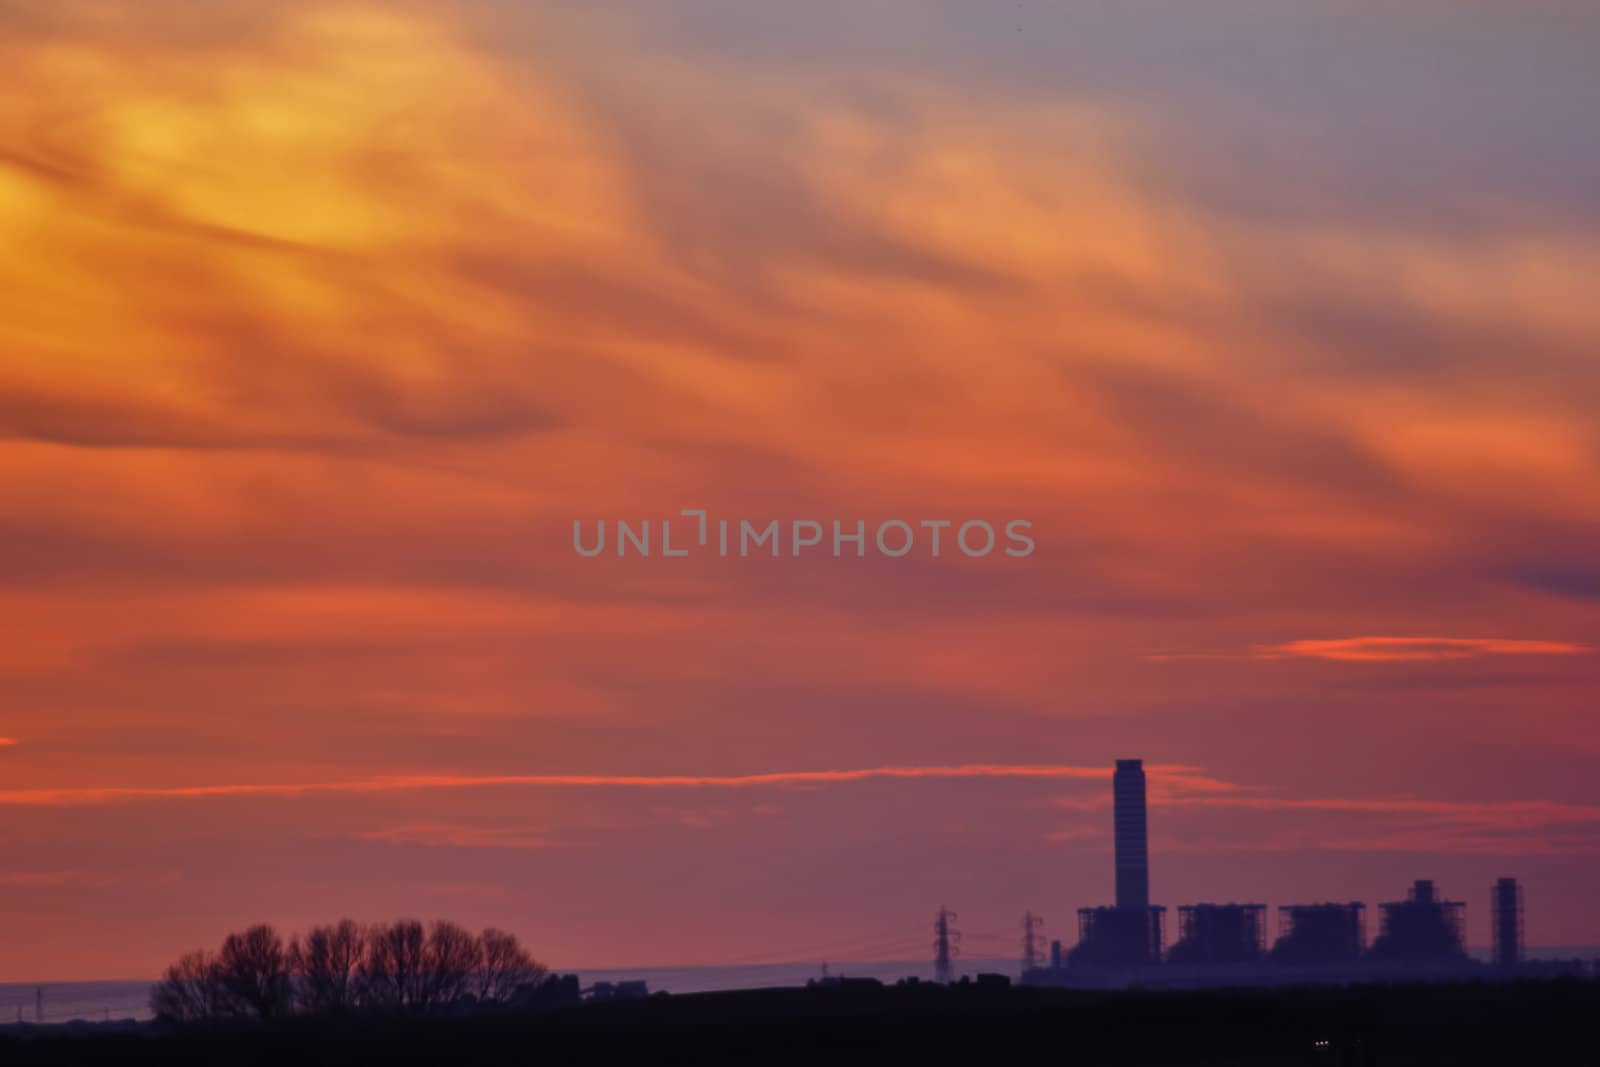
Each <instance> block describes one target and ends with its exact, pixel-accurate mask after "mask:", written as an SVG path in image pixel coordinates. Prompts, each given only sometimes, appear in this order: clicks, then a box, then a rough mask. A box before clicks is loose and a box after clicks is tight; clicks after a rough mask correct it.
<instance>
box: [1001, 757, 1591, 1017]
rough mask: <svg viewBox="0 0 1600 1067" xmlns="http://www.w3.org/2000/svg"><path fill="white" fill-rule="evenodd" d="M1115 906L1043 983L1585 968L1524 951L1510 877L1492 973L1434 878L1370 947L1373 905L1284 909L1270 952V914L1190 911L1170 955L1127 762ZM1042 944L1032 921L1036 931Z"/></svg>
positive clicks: (1143, 809) (1385, 921)
mask: <svg viewBox="0 0 1600 1067" xmlns="http://www.w3.org/2000/svg"><path fill="white" fill-rule="evenodd" d="M1112 799H1113V811H1112V822H1113V829H1114V832H1115V835H1114V846H1115V861H1114V862H1115V873H1116V903H1115V904H1114V905H1111V906H1101V907H1088V908H1080V909H1079V910H1078V942H1077V944H1076V945H1075V946H1074V947H1072V948H1071V949H1070V950H1067V951H1065V952H1063V950H1062V945H1061V943H1060V942H1059V941H1056V942H1053V943H1052V944H1051V950H1050V957H1049V960H1050V962H1049V965H1048V966H1043V967H1041V966H1036V965H1035V961H1034V959H1033V953H1032V951H1031V947H1030V951H1029V953H1028V957H1029V958H1028V960H1027V961H1026V962H1025V964H1024V971H1023V976H1022V979H1023V982H1024V983H1025V984H1032V985H1067V986H1115V985H1125V984H1141V985H1202V986H1203V985H1227V984H1267V985H1275V984H1291V983H1296V982H1318V981H1329V982H1348V981H1372V980H1385V981H1387V980H1404V979H1407V978H1419V979H1422V978H1428V979H1438V978H1454V977H1469V976H1477V975H1484V974H1487V973H1489V971H1491V970H1493V971H1497V972H1501V973H1504V972H1516V973H1520V974H1533V973H1538V974H1552V973H1573V972H1574V971H1582V970H1584V965H1583V964H1582V963H1581V962H1578V961H1550V962H1546V963H1542V964H1531V963H1529V962H1528V961H1527V960H1526V959H1525V958H1524V949H1523V944H1522V937H1523V934H1522V916H1523V912H1522V888H1521V886H1520V885H1519V884H1518V882H1517V880H1516V879H1514V878H1501V879H1500V880H1499V881H1498V882H1496V883H1495V885H1494V886H1493V888H1492V890H1491V895H1490V915H1491V926H1492V932H1493V942H1494V957H1493V963H1492V964H1485V963H1482V962H1479V961H1477V960H1474V959H1472V958H1471V957H1470V956H1469V955H1468V953H1467V950H1466V944H1465V919H1466V904H1465V903H1463V902H1462V901H1459V900H1447V899H1444V898H1443V897H1441V896H1440V895H1439V893H1438V891H1437V889H1436V888H1435V886H1434V883H1433V882H1432V881H1430V880H1427V879H1419V880H1417V881H1416V882H1414V883H1413V884H1412V886H1411V889H1410V890H1409V892H1408V893H1407V895H1406V898H1405V899H1404V900H1398V901H1391V902H1388V903H1382V904H1380V905H1379V906H1378V911H1379V915H1380V922H1379V930H1378V934H1377V936H1376V937H1375V938H1374V939H1373V941H1372V943H1371V945H1368V944H1367V939H1366V905H1365V904H1363V903H1361V902H1359V901H1352V902H1348V903H1334V902H1323V903H1312V904H1284V905H1279V907H1278V909H1277V914H1278V926H1277V937H1276V939H1275V940H1274V941H1273V943H1272V946H1271V948H1270V949H1269V948H1268V946H1267V915H1268V908H1267V905H1265V904H1261V903H1243V904H1235V903H1228V904H1213V903H1198V904H1185V905H1182V906H1180V907H1179V908H1178V929H1177V940H1176V941H1175V942H1174V943H1173V945H1172V947H1171V948H1170V949H1168V948H1166V946H1165V917H1166V909H1165V908H1164V907H1162V906H1160V905H1153V904H1151V903H1150V844H1149V818H1148V808H1147V800H1146V788H1145V773H1144V764H1143V761H1142V760H1137V759H1123V760H1118V761H1117V763H1116V771H1115V774H1114V775H1113V777H1112ZM1028 930H1029V938H1030V946H1031V938H1032V921H1031V916H1030V921H1029V927H1028Z"/></svg>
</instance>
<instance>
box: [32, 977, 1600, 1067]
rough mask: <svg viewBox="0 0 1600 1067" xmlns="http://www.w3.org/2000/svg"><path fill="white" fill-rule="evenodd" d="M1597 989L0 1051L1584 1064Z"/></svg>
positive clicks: (1267, 994) (222, 1037) (311, 1033)
mask: <svg viewBox="0 0 1600 1067" xmlns="http://www.w3.org/2000/svg"><path fill="white" fill-rule="evenodd" d="M1597 1039H1600V983H1595V982H1588V981H1577V980H1564V981H1542V982H1509V983H1488V982H1473V983H1462V984H1450V985H1407V986H1362V987H1352V988H1345V989H1334V988H1304V989H1277V990H1260V991H1249V990H1225V991H1202V992H1139V991H1132V992H1082V991H1070V990H1052V989H1021V988H998V989H986V988H980V987H978V986H975V985H958V986H954V987H937V986H929V985H922V986H909V987H908V986H899V987H889V988H882V987H874V986H862V987H859V988H849V987H834V988H828V989H781V990H765V991H754V992H736V993H708V994H696V995H689V996H654V997H650V998H647V999H643V1000H637V1001H628V1002H616V1003H608V1004H584V1005H580V1006H577V1007H571V1008H566V1009H563V1010H560V1011H556V1012H551V1013H547V1014H542V1015H531V1016H530V1015H520V1016H514V1015H504V1014H502V1015H489V1016H477V1017H471V1018H436V1019H385V1020H377V1019H367V1020H359V1021H351V1022H347V1023H339V1024H330V1023H325V1022H323V1023H319V1022H311V1021H304V1020H302V1021H295V1022H289V1023H285V1024H281V1025H277V1026H273V1027H261V1026H253V1027H227V1028H215V1027H212V1028H199V1027H196V1028H189V1029H178V1028H171V1027H164V1026H161V1025H159V1024H148V1025H141V1026H129V1027H124V1028H117V1027H115V1026H112V1027H104V1026H101V1027H96V1026H88V1025H85V1026H80V1027H75V1028H65V1027H62V1028H38V1029H28V1028H15V1027H13V1028H7V1029H6V1030H5V1031H4V1036H0V1063H3V1064H7V1065H9V1064H12V1063H61V1064H77V1063H127V1062H162V1063H184V1064H189V1063H218V1064H232V1063H272V1064H290V1065H301V1064H320V1063H340V1064H366V1063H533V1062H546V1063H583V1062H600V1063H611V1062H626V1061H633V1062H637V1063H640V1064H653V1063H663V1062H670V1063H677V1062H689V1063H718V1064H720V1063H729V1064H759V1063H767V1062H775V1061H782V1062H792V1061H798V1060H802V1059H803V1060H811V1061H814V1062H818V1063H901V1062H922V1063H963V1062H964V1063H992V1062H997V1061H1000V1060H1003V1059H1007V1058H1012V1057H1017V1058H1021V1057H1026V1058H1029V1059H1032V1058H1034V1057H1039V1058H1040V1059H1042V1060H1045V1061H1054V1062H1061V1063H1070V1064H1084V1065H1093V1064H1130V1065H1131V1064H1153V1065H1165V1064H1171V1065H1178V1064H1263V1065H1265V1064H1324V1063H1325V1064H1397V1065H1398V1064H1408V1065H1409V1064H1465V1063H1474V1064H1476V1063H1484V1064H1541V1065H1542V1064H1572V1063H1597V1062H1600V1057H1597V1055H1596V1051H1595V1050H1596V1041H1597Z"/></svg>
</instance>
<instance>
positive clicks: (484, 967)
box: [478, 927, 548, 1004]
mask: <svg viewBox="0 0 1600 1067" xmlns="http://www.w3.org/2000/svg"><path fill="white" fill-rule="evenodd" d="M478 943H479V944H480V945H482V946H483V963H482V964H481V965H480V967H479V968H478V999H479V1000H492V1001H498V1002H499V1003H502V1004H503V1003H505V1002H506V1001H508V1000H510V999H511V998H512V996H513V995H514V994H515V993H516V991H517V990H518V989H520V988H521V987H523V986H526V985H534V984H536V983H538V982H540V981H542V980H543V979H544V976H545V975H546V974H547V973H548V972H547V971H546V970H545V968H544V966H543V965H541V964H540V963H539V962H538V961H536V960H535V959H534V958H533V957H532V956H531V955H529V954H528V952H527V950H526V949H524V948H523V947H522V944H521V942H519V941H518V940H517V938H516V935H515V934H508V933H506V932H505V931H503V930H496V929H494V928H493V927H490V928H489V929H487V930H485V931H484V932H483V933H482V935H480V936H479V938H478Z"/></svg>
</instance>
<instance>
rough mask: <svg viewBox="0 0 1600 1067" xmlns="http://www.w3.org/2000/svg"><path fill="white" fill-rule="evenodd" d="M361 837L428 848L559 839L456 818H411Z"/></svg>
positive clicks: (552, 844) (511, 845) (540, 843)
mask: <svg viewBox="0 0 1600 1067" xmlns="http://www.w3.org/2000/svg"><path fill="white" fill-rule="evenodd" d="M360 836H361V839H362V840H364V841H380V842H383V843H384V844H390V845H421V846H424V847H429V848H508V849H530V848H560V847H561V845H562V843H561V842H559V841H556V840H553V839H552V838H550V837H548V836H546V835H545V834H543V833H541V832H539V831H537V830H530V829H527V828H525V827H516V826H479V825H474V824H471V823H458V822H414V823H406V824H405V825H402V826H393V827H385V828H383V829H380V830H369V831H367V832H365V833H363V834H361V835H360Z"/></svg>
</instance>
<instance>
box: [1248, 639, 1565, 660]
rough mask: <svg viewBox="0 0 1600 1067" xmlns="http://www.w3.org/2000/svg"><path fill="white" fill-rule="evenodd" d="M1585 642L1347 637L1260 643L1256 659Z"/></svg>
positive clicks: (1542, 647)
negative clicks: (1271, 643)
mask: <svg viewBox="0 0 1600 1067" xmlns="http://www.w3.org/2000/svg"><path fill="white" fill-rule="evenodd" d="M1588 651H1589V648H1588V647H1587V646H1586V645H1580V644H1574V643H1572V642H1569V641H1528V640H1508V639H1502V638H1473V637H1347V638H1339V639H1336V640H1322V641H1289V642H1286V643H1284V644H1279V645H1258V646H1257V647H1256V648H1255V650H1254V652H1253V653H1252V655H1253V657H1254V658H1255V659H1322V660H1334V661H1338V662H1346V663H1411V662H1431V661H1437V660H1456V659H1471V658H1473V657H1476V656H1574V655H1579V654H1581V653H1585V652H1588Z"/></svg>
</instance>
